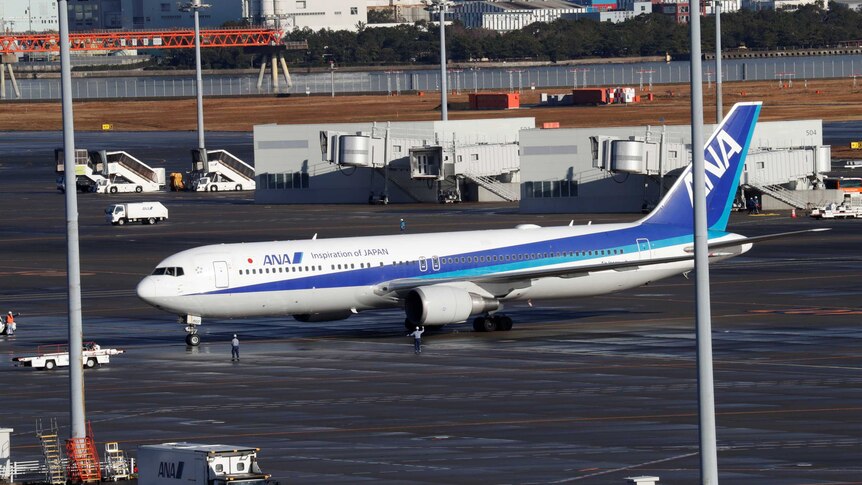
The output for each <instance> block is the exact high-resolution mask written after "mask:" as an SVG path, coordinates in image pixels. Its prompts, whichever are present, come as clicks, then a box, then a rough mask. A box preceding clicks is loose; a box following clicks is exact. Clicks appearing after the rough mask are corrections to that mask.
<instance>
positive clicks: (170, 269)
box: [153, 266, 185, 276]
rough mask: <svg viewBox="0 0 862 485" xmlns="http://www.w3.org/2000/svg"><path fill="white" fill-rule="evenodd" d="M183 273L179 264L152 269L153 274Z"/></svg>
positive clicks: (172, 274)
mask: <svg viewBox="0 0 862 485" xmlns="http://www.w3.org/2000/svg"><path fill="white" fill-rule="evenodd" d="M184 274H185V272H184V271H183V268H181V267H179V266H163V267H159V268H156V269H155V270H153V275H154V276H160V275H165V276H182V275H184Z"/></svg>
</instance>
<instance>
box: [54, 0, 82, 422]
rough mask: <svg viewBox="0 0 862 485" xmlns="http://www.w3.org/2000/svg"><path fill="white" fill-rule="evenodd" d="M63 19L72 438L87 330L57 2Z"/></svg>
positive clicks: (67, 63) (68, 70)
mask: <svg viewBox="0 0 862 485" xmlns="http://www.w3.org/2000/svg"><path fill="white" fill-rule="evenodd" d="M57 8H58V10H59V11H58V12H57V14H58V17H59V21H60V77H61V95H62V105H63V174H64V177H65V180H66V278H67V285H68V287H69V295H68V296H69V401H70V403H71V406H70V412H71V425H72V436H71V437H72V438H85V437H86V436H87V429H86V425H85V422H84V352H83V350H84V349H83V340H84V329H83V323H82V318H81V258H80V252H79V250H78V196H77V194H78V191H77V190H75V179H76V175H75V122H74V115H73V113H72V64H71V57H70V55H69V48H70V47H69V8H68V1H67V0H59V1H58V2H57Z"/></svg>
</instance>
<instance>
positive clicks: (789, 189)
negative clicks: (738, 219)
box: [590, 134, 832, 209]
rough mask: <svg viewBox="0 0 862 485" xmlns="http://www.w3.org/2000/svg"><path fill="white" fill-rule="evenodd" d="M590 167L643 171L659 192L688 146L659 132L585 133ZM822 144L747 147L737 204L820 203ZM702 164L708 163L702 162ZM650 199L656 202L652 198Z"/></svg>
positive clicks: (686, 159)
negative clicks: (756, 196) (760, 197)
mask: <svg viewBox="0 0 862 485" xmlns="http://www.w3.org/2000/svg"><path fill="white" fill-rule="evenodd" d="M590 142H591V144H592V156H593V166H594V167H595V168H599V169H601V170H604V171H607V172H608V173H629V174H640V175H647V176H650V177H653V178H655V179H656V180H658V181H659V184H660V187H661V188H662V190H667V189H668V188H669V187H670V183H673V182H674V181H676V178H677V175H678V172H679V171H680V170H681V169H683V168H684V167H686V166H687V165H688V164H689V163H691V145H687V144H682V143H674V142H668V141H667V140H666V139H665V136H664V134H660V135H659V136H657V137H656V136H654V135H653V134H647V135H646V136H644V137H635V136H631V137H628V138H617V137H608V136H594V137H591V139H590ZM831 159H832V158H831V147H829V146H828V145H817V146H798V147H786V148H769V147H756V146H753V145H752V147H751V148H750V149H749V153H748V157H747V159H746V163H745V167H744V169H743V172H742V174H741V176H740V188H741V195H740V199H741V200H740V202H743V201H745V200H746V196H745V192H746V191H749V192H750V191H754V192H757V193H761V194H766V195H768V196H770V197H772V198H773V199H775V200H777V201H780V202H781V203H783V204H786V205H787V206H788V207H793V208H797V209H807V208H810V207H811V206H812V205H822V204H821V202H822V201H821V200H820V197H819V196H820V193H818V191H812V189H818V188H822V186H823V173H825V172H828V171H830V170H831ZM707 163H708V161H707ZM655 202H656V203H657V202H658V201H655Z"/></svg>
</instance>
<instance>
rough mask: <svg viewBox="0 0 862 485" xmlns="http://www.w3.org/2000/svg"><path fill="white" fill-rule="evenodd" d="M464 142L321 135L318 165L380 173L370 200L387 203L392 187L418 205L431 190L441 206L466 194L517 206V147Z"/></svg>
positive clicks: (377, 134)
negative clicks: (381, 185) (379, 187)
mask: <svg viewBox="0 0 862 485" xmlns="http://www.w3.org/2000/svg"><path fill="white" fill-rule="evenodd" d="M467 138H468V137H465V139H464V140H459V139H457V138H456V139H454V140H445V141H444V140H440V139H439V137H438V136H437V135H436V134H435V133H433V132H428V133H416V132H414V133H410V132H404V131H401V132H394V130H390V129H388V128H382V127H377V126H375V127H374V128H373V129H372V130H371V131H370V132H352V133H351V132H340V131H321V134H320V139H321V151H322V156H323V160H324V161H325V162H327V163H329V164H331V165H332V170H345V169H352V170H356V169H360V168H371V169H374V170H375V171H377V172H378V173H382V175H383V176H384V188H383V191H382V193H381V194H379V195H374V194H372V196H371V198H372V199H374V198H375V197H376V198H382V199H383V200H384V201H388V195H389V193H388V192H389V187H388V184H392V185H394V186H395V187H397V188H398V189H399V190H401V191H402V192H403V193H404V194H405V195H406V196H407V197H408V198H410V199H412V200H414V201H417V202H420V201H427V198H428V189H432V188H433V189H434V190H435V191H436V198H437V201H438V202H441V203H445V202H460V201H462V200H463V199H464V198H465V191H468V190H469V191H472V192H478V191H484V192H486V193H487V194H489V195H490V196H492V197H495V198H497V199H499V200H505V201H515V200H518V199H519V198H520V192H519V189H518V184H519V179H518V172H519V161H518V143H517V142H515V141H501V142H477V141H476V140H469V139H467ZM471 198H475V197H471Z"/></svg>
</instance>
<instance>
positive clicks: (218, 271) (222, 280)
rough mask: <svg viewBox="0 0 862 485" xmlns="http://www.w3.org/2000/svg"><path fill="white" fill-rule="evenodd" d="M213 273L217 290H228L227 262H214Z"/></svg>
mask: <svg viewBox="0 0 862 485" xmlns="http://www.w3.org/2000/svg"><path fill="white" fill-rule="evenodd" d="M213 273H214V274H215V285H216V288H227V287H228V276H227V262H226V261H214V262H213Z"/></svg>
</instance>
